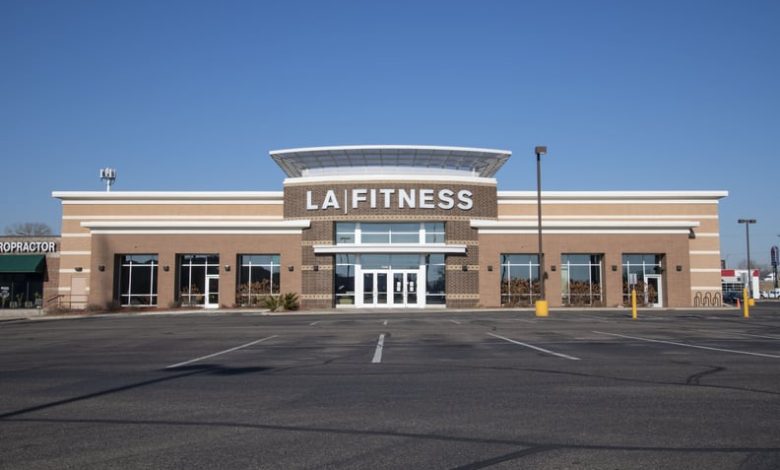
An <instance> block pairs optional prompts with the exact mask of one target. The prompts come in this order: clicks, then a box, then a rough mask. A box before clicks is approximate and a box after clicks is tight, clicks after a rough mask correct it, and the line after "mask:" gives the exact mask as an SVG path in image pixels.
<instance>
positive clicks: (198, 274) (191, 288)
mask: <svg viewBox="0 0 780 470" xmlns="http://www.w3.org/2000/svg"><path fill="white" fill-rule="evenodd" d="M207 274H208V275H218V274H219V255H179V300H180V301H181V303H182V305H204V304H205V303H206V300H207V299H206V275H207ZM209 294H211V295H213V294H214V293H212V292H209Z"/></svg>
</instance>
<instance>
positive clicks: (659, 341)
mask: <svg viewBox="0 0 780 470" xmlns="http://www.w3.org/2000/svg"><path fill="white" fill-rule="evenodd" d="M594 333H597V334H600V335H609V336H617V337H619V338H628V339H636V340H639V341H647V342H650V343H663V344H672V345H674V346H683V347H686V348H696V349H707V350H709V351H721V352H730V353H734V354H746V355H748V356H759V357H771V358H773V359H780V356H776V355H774V354H763V353H754V352H749V351H738V350H736V349H722V348H712V347H709V346H697V345H694V344H685V343H677V342H675V341H664V340H662V339H650V338H640V337H639V336H628V335H619V334H617V333H605V332H603V331H594Z"/></svg>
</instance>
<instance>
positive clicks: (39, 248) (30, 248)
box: [0, 241, 57, 253]
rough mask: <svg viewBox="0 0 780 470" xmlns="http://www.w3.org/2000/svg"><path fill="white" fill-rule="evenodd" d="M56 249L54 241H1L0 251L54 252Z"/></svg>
mask: <svg viewBox="0 0 780 470" xmlns="http://www.w3.org/2000/svg"><path fill="white" fill-rule="evenodd" d="M55 251H57V244H56V243H55V242H39V241H32V242H29V241H28V242H2V243H0V253H54V252H55Z"/></svg>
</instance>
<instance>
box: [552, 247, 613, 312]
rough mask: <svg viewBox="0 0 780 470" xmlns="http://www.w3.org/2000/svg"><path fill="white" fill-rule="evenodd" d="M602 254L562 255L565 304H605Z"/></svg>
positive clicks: (563, 298) (562, 288)
mask: <svg viewBox="0 0 780 470" xmlns="http://www.w3.org/2000/svg"><path fill="white" fill-rule="evenodd" d="M601 259H602V256H601V255H592V254H577V255H563V256H561V297H562V300H563V305H573V306H599V305H603V298H602V293H601V286H602V281H601Z"/></svg>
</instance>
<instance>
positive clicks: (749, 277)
mask: <svg viewBox="0 0 780 470" xmlns="http://www.w3.org/2000/svg"><path fill="white" fill-rule="evenodd" d="M737 223H739V224H745V240H746V242H747V290H748V293H749V294H750V298H751V299H752V298H753V272H752V270H751V269H750V224H755V223H756V219H739V220H737Z"/></svg>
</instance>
